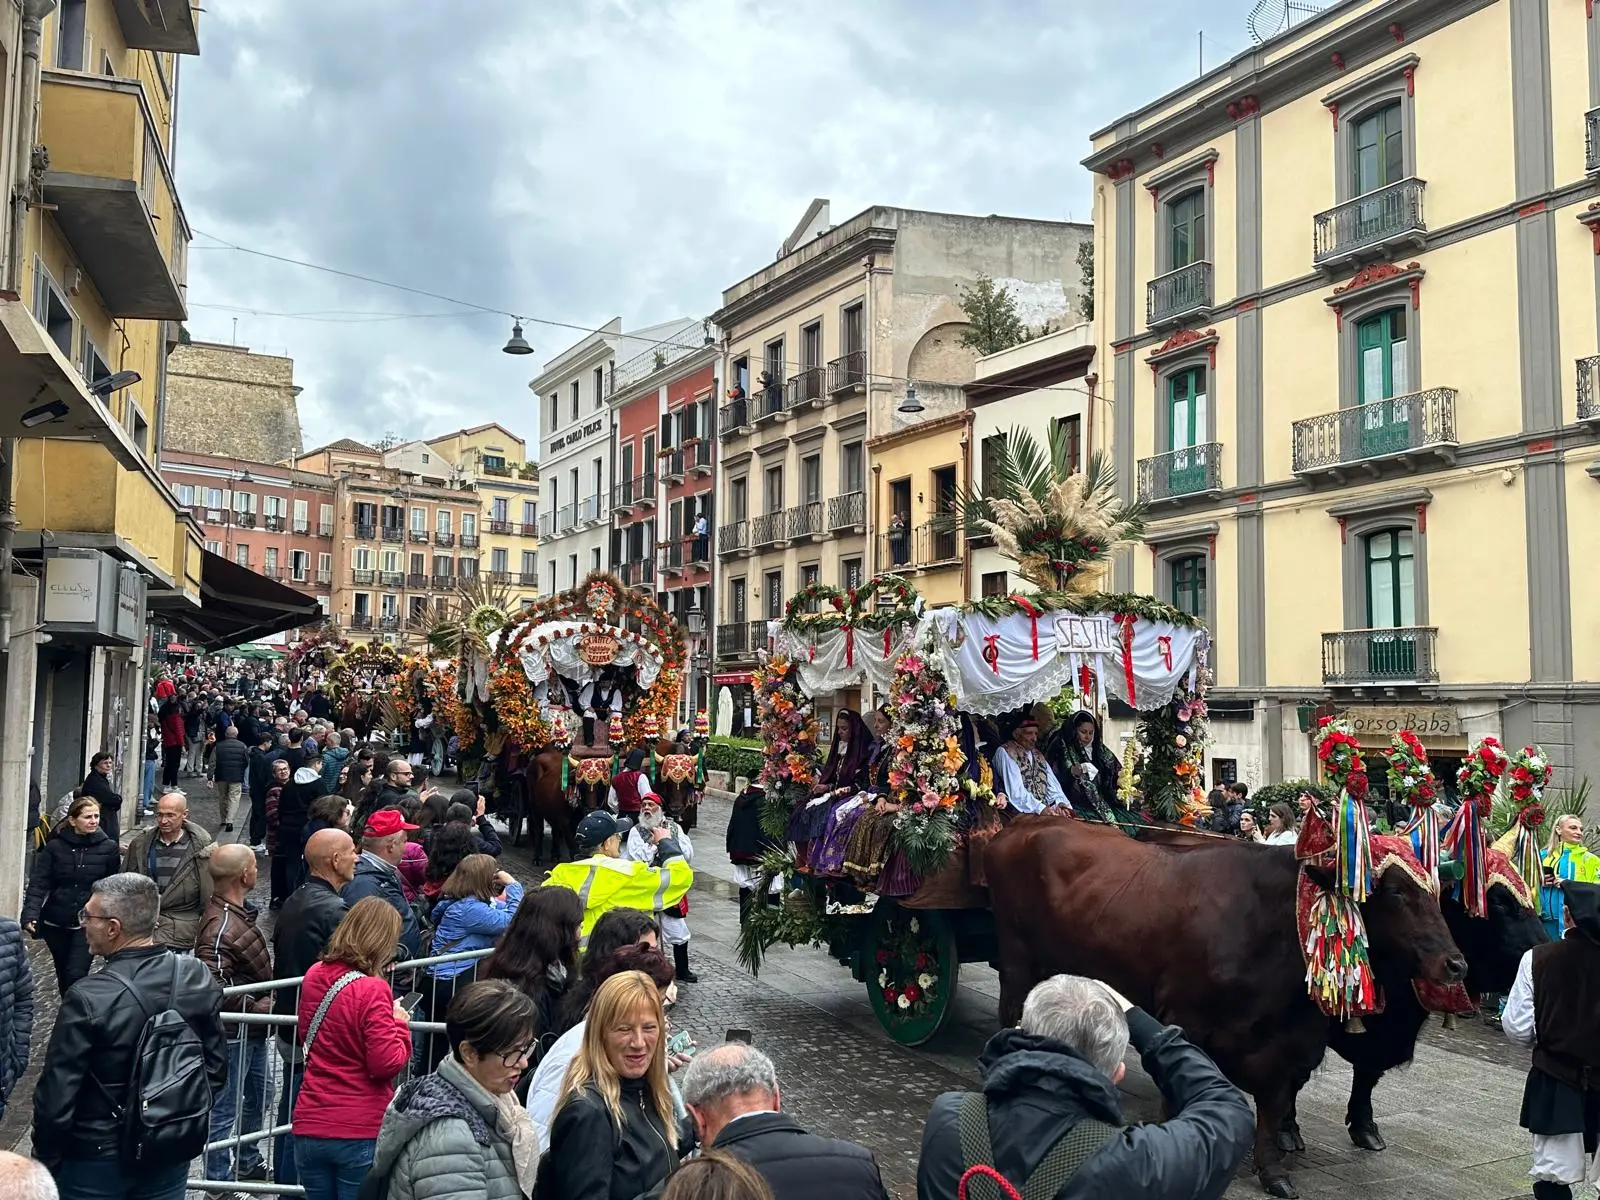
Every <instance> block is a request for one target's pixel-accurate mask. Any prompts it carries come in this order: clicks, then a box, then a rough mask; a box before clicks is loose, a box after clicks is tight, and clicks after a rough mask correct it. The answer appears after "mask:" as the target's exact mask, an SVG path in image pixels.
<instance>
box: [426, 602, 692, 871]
mask: <svg viewBox="0 0 1600 1200" xmlns="http://www.w3.org/2000/svg"><path fill="white" fill-rule="evenodd" d="M436 643H437V644H439V645H445V646H449V647H450V648H451V649H453V650H454V652H455V653H456V655H457V663H456V687H455V690H454V692H453V693H452V697H451V700H450V702H449V703H448V704H447V705H446V709H447V713H448V719H449V720H450V722H451V723H452V725H453V726H454V727H455V728H456V730H457V733H458V738H459V742H460V745H461V760H462V767H463V775H466V774H468V773H469V771H470V770H472V769H473V768H475V769H476V777H477V779H478V781H479V787H480V789H481V790H482V791H483V792H484V793H485V795H487V796H488V797H489V798H490V800H491V803H492V804H493V805H494V806H495V811H497V812H498V814H499V815H501V816H502V817H503V818H504V819H505V820H506V821H507V823H508V824H509V825H510V827H511V831H512V836H513V839H514V840H515V839H519V838H520V835H521V833H522V830H523V827H524V825H527V826H529V827H530V828H531V829H532V831H533V832H534V834H535V837H536V840H537V845H536V850H539V849H541V848H542V840H543V825H544V824H549V825H550V827H551V833H552V849H553V851H554V853H555V854H556V855H559V854H560V853H561V852H562V850H563V848H569V847H570V845H571V834H572V830H573V829H574V828H575V825H576V819H577V818H578V817H579V816H581V813H582V811H583V810H585V809H593V808H596V807H599V806H600V805H602V804H604V803H605V800H606V796H607V791H608V789H609V786H610V783H611V779H612V777H613V776H614V775H615V774H616V773H617V771H618V770H620V769H621V768H622V766H623V764H624V762H625V761H626V758H627V755H628V754H629V752H630V751H632V750H635V749H637V750H642V751H644V769H645V770H646V771H647V772H648V773H649V774H650V775H651V776H652V778H653V779H654V780H655V781H656V790H657V792H659V793H660V794H661V795H662V796H663V799H664V801H665V806H666V807H667V808H668V810H669V811H672V812H673V813H674V815H675V816H678V817H679V818H680V819H684V818H688V819H689V820H691V821H692V813H693V808H694V806H695V804H696V803H697V802H698V797H699V791H700V788H701V787H702V786H703V784H704V760H703V757H702V756H701V754H699V753H696V754H684V753H680V751H679V748H678V747H677V746H676V745H675V744H674V743H673V742H671V741H668V740H665V739H663V737H662V734H663V732H665V731H667V730H669V729H670V728H671V722H672V721H673V719H674V717H675V715H676V712H677V706H678V698H679V692H680V687H681V677H682V672H683V669H684V666H685V644H684V638H683V631H682V629H681V628H680V627H679V625H678V623H677V622H676V621H675V620H674V618H673V617H672V616H671V614H670V613H667V612H666V611H664V610H663V609H661V608H660V607H659V606H658V605H657V604H656V603H655V601H654V599H653V598H651V597H650V596H648V595H645V594H643V593H641V592H638V591H636V590H634V589H632V588H629V587H628V586H627V585H625V584H624V583H622V581H621V580H619V579H618V578H617V577H616V576H614V575H611V574H608V573H606V572H599V571H597V572H594V573H592V574H591V575H589V577H588V578H586V579H585V580H584V581H583V582H582V583H581V584H580V585H579V586H578V587H576V588H573V589H571V590H570V591H565V592H561V593H559V594H557V595H555V596H550V597H546V598H544V599H541V600H538V601H535V602H534V603H533V604H530V605H528V606H527V607H525V608H523V609H520V610H517V611H507V610H506V609H505V608H504V607H503V606H500V605H496V604H494V603H492V602H491V601H490V600H489V599H487V598H481V597H480V598H479V602H478V603H476V604H471V605H464V608H463V612H462V614H461V615H460V617H459V619H458V620H457V621H455V622H453V623H452V624H451V626H450V628H449V629H446V630H442V631H440V633H439V635H438V637H437V638H436ZM701 725H703V722H701V721H697V727H699V726H701ZM698 740H699V742H700V744H701V745H703V742H704V737H703V736H701V737H700V738H699V739H698Z"/></svg>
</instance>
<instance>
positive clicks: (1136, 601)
mask: <svg viewBox="0 0 1600 1200" xmlns="http://www.w3.org/2000/svg"><path fill="white" fill-rule="evenodd" d="M1029 609H1036V610H1038V611H1039V612H1075V613H1124V614H1129V615H1132V616H1135V617H1142V618H1144V619H1145V620H1146V621H1164V622H1166V623H1167V624H1168V625H1176V626H1178V627H1180V628H1183V629H1198V628H1199V627H1200V626H1201V625H1203V624H1204V623H1205V622H1204V621H1203V620H1201V619H1200V618H1199V617H1193V616H1190V615H1189V614H1188V613H1186V612H1183V611H1181V610H1180V609H1177V608H1174V607H1172V605H1170V604H1163V603H1162V602H1161V601H1160V600H1157V599H1156V598H1155V597H1154V596H1143V595H1138V594H1136V593H1131V592H1123V593H1118V592H1092V593H1090V594H1089V595H1086V596H1083V595H1076V594H1074V593H1071V592H1059V591H1041V592H1025V593H1021V594H1019V595H1011V596H985V597H982V598H981V599H977V600H969V601H967V603H965V604H963V605H961V607H960V611H961V612H963V613H976V614H978V615H979V616H984V617H990V618H993V619H998V618H1000V617H1008V616H1011V615H1012V614H1013V613H1028V611H1029Z"/></svg>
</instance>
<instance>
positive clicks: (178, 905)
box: [122, 821, 211, 950]
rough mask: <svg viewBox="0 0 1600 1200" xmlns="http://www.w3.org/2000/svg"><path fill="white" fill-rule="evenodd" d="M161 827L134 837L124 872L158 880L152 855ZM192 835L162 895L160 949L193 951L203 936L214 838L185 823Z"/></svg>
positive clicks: (124, 859) (158, 920) (158, 928)
mask: <svg viewBox="0 0 1600 1200" xmlns="http://www.w3.org/2000/svg"><path fill="white" fill-rule="evenodd" d="M159 829H160V826H157V825H152V826H150V827H149V828H148V829H141V830H139V832H138V833H136V834H134V835H133V840H132V841H131V842H129V843H128V850H127V853H126V854H124V855H123V857H122V869H123V870H124V871H134V872H137V873H138V874H140V875H148V876H150V877H151V878H154V877H155V870H154V869H153V862H152V851H153V850H154V848H155V841H156V836H157V833H158V832H159ZM183 831H184V833H186V834H188V835H189V850H188V853H186V854H185V855H184V857H183V861H182V862H181V863H179V864H178V869H177V870H176V871H174V872H173V873H172V878H171V879H170V880H168V881H167V887H166V890H165V891H164V892H162V893H161V915H160V916H159V917H157V918H156V945H158V946H168V947H171V948H172V949H174V950H193V949H194V943H195V938H196V937H197V936H198V935H199V932H200V914H201V913H202V912H204V911H205V907H206V905H207V904H208V903H209V902H210V900H211V872H210V871H209V870H208V869H207V867H206V860H207V859H209V858H210V857H211V835H210V834H209V833H207V832H206V831H205V830H204V829H201V828H200V826H198V825H196V824H195V823H194V822H193V821H185V822H184V823H183Z"/></svg>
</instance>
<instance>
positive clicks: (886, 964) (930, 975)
mask: <svg viewBox="0 0 1600 1200" xmlns="http://www.w3.org/2000/svg"><path fill="white" fill-rule="evenodd" d="M869 945H870V946H871V947H872V949H870V950H868V951H867V952H866V953H868V954H869V955H871V956H872V958H871V961H870V962H869V970H870V974H869V976H868V978H867V998H868V999H869V1000H870V1001H871V1002H872V1011H873V1014H874V1015H875V1016H876V1017H877V1018H878V1024H880V1025H882V1026H883V1029H884V1032H885V1033H887V1034H888V1035H889V1036H890V1037H891V1038H893V1039H894V1040H895V1041H897V1042H899V1043H900V1044H901V1045H902V1046H920V1045H922V1044H923V1043H924V1042H927V1041H929V1040H931V1039H932V1038H933V1036H934V1035H935V1034H936V1033H938V1032H939V1027H940V1026H941V1025H943V1024H944V1019H945V1017H946V1016H948V1015H949V1012H950V1006H951V1004H952V1002H953V1001H954V1000H955V994H956V981H957V976H958V975H959V973H960V970H961V960H960V956H959V954H958V951H957V948H956V935H955V930H954V929H953V928H952V926H951V924H950V921H949V920H948V919H947V918H946V916H945V914H944V913H943V912H942V911H940V910H939V909H910V908H901V907H900V906H899V905H898V904H895V903H893V902H891V901H879V903H878V907H877V909H876V910H874V912H873V914H872V930H871V937H870V939H869ZM924 980H926V981H927V982H926V983H924V982H923V981H924Z"/></svg>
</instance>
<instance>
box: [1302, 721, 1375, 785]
mask: <svg viewBox="0 0 1600 1200" xmlns="http://www.w3.org/2000/svg"><path fill="white" fill-rule="evenodd" d="M1317 724H1318V728H1317V736H1316V738H1315V742H1314V744H1315V745H1316V748H1317V761H1318V762H1320V763H1321V764H1322V769H1323V771H1324V772H1325V773H1326V774H1327V776H1328V779H1329V780H1330V781H1331V782H1332V783H1333V786H1334V787H1336V788H1351V789H1352V790H1353V791H1356V792H1359V793H1360V795H1361V796H1363V797H1365V795H1366V793H1367V787H1368V786H1369V781H1368V779H1367V766H1366V762H1365V760H1363V759H1362V757H1361V740H1360V739H1359V738H1358V737H1356V732H1355V727H1354V726H1353V725H1351V724H1350V722H1349V721H1348V720H1345V719H1344V718H1342V717H1341V718H1339V719H1337V720H1336V719H1334V718H1333V717H1323V718H1322V719H1321V720H1320V721H1319V722H1318V723H1317Z"/></svg>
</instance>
